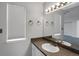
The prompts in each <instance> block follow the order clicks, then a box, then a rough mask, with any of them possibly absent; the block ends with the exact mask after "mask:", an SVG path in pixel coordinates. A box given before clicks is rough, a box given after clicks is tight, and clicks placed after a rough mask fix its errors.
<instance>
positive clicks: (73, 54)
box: [31, 38, 79, 56]
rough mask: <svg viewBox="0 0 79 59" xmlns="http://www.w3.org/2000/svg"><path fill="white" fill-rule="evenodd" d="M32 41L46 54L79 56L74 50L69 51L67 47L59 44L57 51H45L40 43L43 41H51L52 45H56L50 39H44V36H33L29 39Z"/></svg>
mask: <svg viewBox="0 0 79 59" xmlns="http://www.w3.org/2000/svg"><path fill="white" fill-rule="evenodd" d="M31 41H32V43H33V44H34V45H35V46H36V47H37V48H38V49H39V50H40V51H41V52H42V53H43V54H44V55H46V56H79V54H76V53H74V52H71V51H69V50H68V49H65V48H63V47H61V46H59V45H58V46H59V48H60V51H59V52H57V53H51V52H47V51H45V50H44V49H42V47H41V46H42V44H44V43H51V44H53V45H57V44H56V43H55V42H53V41H50V40H46V39H44V38H35V39H32V40H31Z"/></svg>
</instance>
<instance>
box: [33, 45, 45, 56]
mask: <svg viewBox="0 0 79 59" xmlns="http://www.w3.org/2000/svg"><path fill="white" fill-rule="evenodd" d="M32 56H44V54H43V53H42V52H41V51H39V50H38V49H37V48H36V47H35V46H34V45H33V44H32Z"/></svg>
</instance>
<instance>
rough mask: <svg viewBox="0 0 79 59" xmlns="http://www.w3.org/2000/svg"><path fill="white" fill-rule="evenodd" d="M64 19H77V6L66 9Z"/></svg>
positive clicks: (78, 11) (78, 16)
mask: <svg viewBox="0 0 79 59" xmlns="http://www.w3.org/2000/svg"><path fill="white" fill-rule="evenodd" d="M65 19H66V20H71V19H72V20H79V6H77V7H74V8H71V9H69V10H67V13H66V14H65Z"/></svg>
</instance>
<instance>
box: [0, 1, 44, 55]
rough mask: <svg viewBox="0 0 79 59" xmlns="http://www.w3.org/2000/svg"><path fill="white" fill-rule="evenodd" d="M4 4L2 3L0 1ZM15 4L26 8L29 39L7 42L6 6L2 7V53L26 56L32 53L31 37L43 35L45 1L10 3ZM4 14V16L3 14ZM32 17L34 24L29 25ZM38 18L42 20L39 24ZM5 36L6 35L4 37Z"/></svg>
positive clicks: (0, 47) (0, 45) (0, 20)
mask: <svg viewBox="0 0 79 59" xmlns="http://www.w3.org/2000/svg"><path fill="white" fill-rule="evenodd" d="M0 4H2V3H0ZM10 4H14V5H19V6H23V7H25V8H26V17H27V18H26V20H27V21H26V31H27V32H26V34H27V35H26V36H27V39H26V40H24V41H16V42H9V43H6V42H5V41H6V39H5V38H6V35H5V34H6V26H5V24H6V23H5V22H6V7H1V8H0V18H1V19H0V27H2V28H3V30H4V31H3V34H0V41H3V42H1V43H0V55H3V56H4V55H5V56H10V55H11V56H20V55H21V56H24V55H31V54H32V50H31V49H32V48H31V38H33V37H41V36H43V23H42V21H43V3H39V2H33V3H32V2H29V3H26V2H25V3H24V2H23V3H19V2H18V3H10ZM3 5H4V4H3ZM2 15H3V16H2ZM29 18H30V19H32V20H33V22H34V24H33V25H29V24H28V20H29ZM3 20H4V21H3ZM37 20H39V21H41V24H40V25H38V24H37V23H36V22H37ZM3 36H4V37H3Z"/></svg>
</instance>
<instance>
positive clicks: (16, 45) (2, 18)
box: [0, 3, 32, 56]
mask: <svg viewBox="0 0 79 59" xmlns="http://www.w3.org/2000/svg"><path fill="white" fill-rule="evenodd" d="M6 12H7V11H6V5H5V3H0V27H1V28H2V29H3V33H2V34H0V56H20V55H21V56H25V55H31V54H32V53H31V43H30V40H29V39H28V38H27V39H26V40H24V41H17V42H15V41H14V42H8V43H7V42H6V15H7V14H6Z"/></svg>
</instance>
